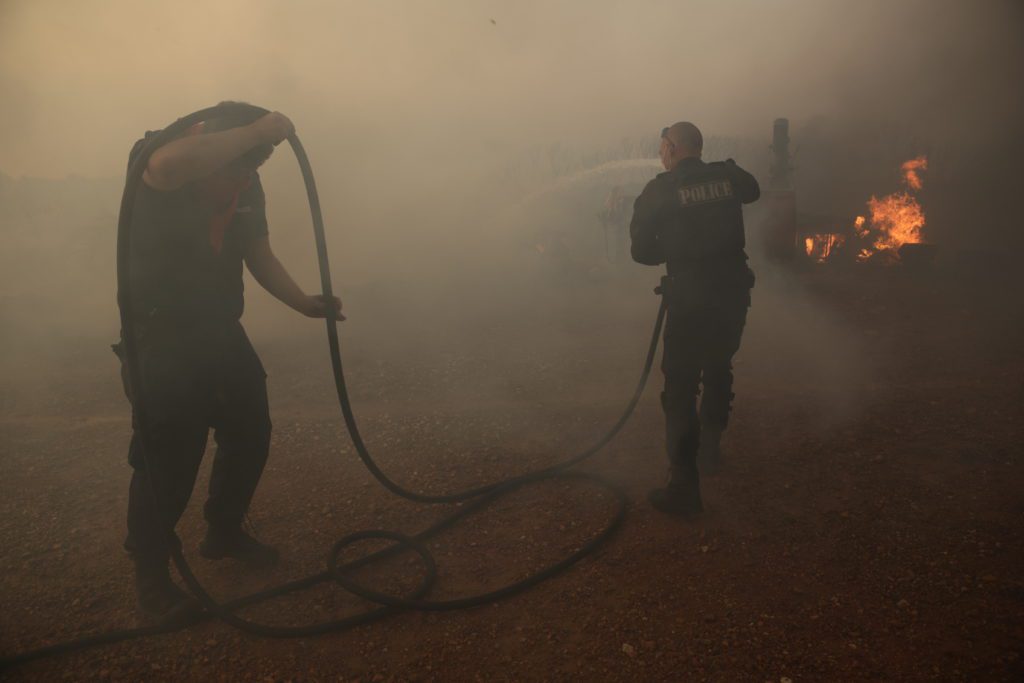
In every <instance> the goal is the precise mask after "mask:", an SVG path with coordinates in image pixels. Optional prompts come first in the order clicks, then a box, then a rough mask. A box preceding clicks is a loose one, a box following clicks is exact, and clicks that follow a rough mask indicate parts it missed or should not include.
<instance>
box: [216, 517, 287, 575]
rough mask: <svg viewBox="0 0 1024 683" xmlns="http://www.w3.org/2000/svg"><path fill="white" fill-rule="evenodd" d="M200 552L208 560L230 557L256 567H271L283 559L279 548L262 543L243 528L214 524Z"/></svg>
mask: <svg viewBox="0 0 1024 683" xmlns="http://www.w3.org/2000/svg"><path fill="white" fill-rule="evenodd" d="M199 554H200V555H202V556H203V557H205V558H206V559H208V560H222V559H224V558H225V557H230V558H233V559H235V560H240V561H242V562H244V563H245V564H247V565H249V566H250V567H254V568H263V567H271V566H273V565H275V564H277V562H278V560H280V559H281V554H280V553H279V552H278V551H277V548H274V547H273V546H269V545H267V544H266V543H260V542H259V541H257V540H256V539H255V538H253V537H252V536H250V535H249V534H247V533H245V532H244V531H242V529H241V528H235V529H222V528H217V527H214V526H211V527H210V528H209V529H207V531H206V538H204V539H203V540H202V542H201V543H200V544H199Z"/></svg>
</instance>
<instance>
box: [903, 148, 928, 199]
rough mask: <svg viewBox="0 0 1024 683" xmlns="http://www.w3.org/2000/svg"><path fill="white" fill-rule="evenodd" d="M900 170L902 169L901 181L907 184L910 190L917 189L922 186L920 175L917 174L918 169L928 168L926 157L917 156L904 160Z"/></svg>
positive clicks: (924, 169) (925, 169)
mask: <svg viewBox="0 0 1024 683" xmlns="http://www.w3.org/2000/svg"><path fill="white" fill-rule="evenodd" d="M900 170H901V171H903V182H905V183H906V184H907V187H909V188H910V189H911V190H914V191H917V190H920V189H921V188H922V187H923V183H922V182H921V176H920V175H918V171H927V170H928V157H926V156H919V157H917V158H916V159H911V160H910V161H904V162H903V165H902V166H900Z"/></svg>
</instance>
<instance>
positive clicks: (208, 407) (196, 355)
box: [115, 321, 271, 561]
mask: <svg viewBox="0 0 1024 683" xmlns="http://www.w3.org/2000/svg"><path fill="white" fill-rule="evenodd" d="M137 334H138V342H137V345H138V348H139V368H140V375H141V380H142V386H141V391H142V393H143V395H144V397H145V413H146V415H145V419H146V425H145V428H146V435H147V441H146V446H147V448H148V451H147V452H146V453H145V457H144V456H143V443H142V437H141V433H140V429H139V427H140V420H141V417H140V415H139V414H138V411H134V410H133V415H132V424H133V434H132V440H131V444H130V446H129V452H128V459H129V462H130V463H131V466H132V468H133V470H134V471H133V474H132V480H131V485H130V488H129V493H128V538H127V540H126V541H125V548H126V549H128V550H129V551H130V552H132V553H133V554H134V555H136V556H137V557H139V558H140V559H154V560H157V561H159V560H160V559H161V558H165V557H166V556H167V554H168V552H169V550H170V548H169V545H168V543H169V538H168V535H167V533H166V527H165V526H164V525H165V524H171V525H174V524H177V522H178V520H179V519H180V517H181V515H182V513H183V512H184V510H185V507H186V505H187V504H188V501H189V498H190V497H191V495H192V488H193V486H194V485H195V481H196V475H197V474H198V471H199V465H200V462H201V461H202V458H203V453H204V451H205V450H206V442H207V438H208V435H209V430H210V428H213V429H214V440H215V441H216V443H217V451H216V455H215V456H214V460H213V470H212V473H211V475H210V490H209V497H208V498H207V501H206V505H205V507H204V516H205V517H206V520H207V521H208V522H209V524H210V525H211V526H213V527H216V528H219V529H224V530H227V531H231V530H234V529H237V528H240V526H241V522H242V518H243V516H244V515H245V512H246V510H247V509H248V507H249V503H250V501H251V500H252V497H253V493H254V492H255V490H256V485H257V483H258V482H259V479H260V475H261V474H262V473H263V467H264V465H265V464H266V461H267V455H268V454H269V450H270V429H271V424H270V411H269V408H268V403H267V385H266V373H265V372H264V370H263V365H262V364H261V363H260V360H259V357H258V356H257V355H256V351H255V350H254V349H253V347H252V344H251V343H250V342H249V339H248V337H247V336H246V334H245V330H244V329H243V328H242V325H241V323H239V322H238V321H232V322H226V323H217V324H203V325H193V326H188V327H182V326H171V325H165V326H160V325H149V326H146V327H141V328H140V329H139V332H138V333H137ZM115 350H117V349H115ZM119 355H123V354H120V353H119ZM122 360H123V359H122ZM122 378H123V379H124V380H125V390H126V393H128V392H129V385H128V383H127V370H126V364H125V363H123V362H122ZM129 399H131V396H129ZM133 404H134V401H133ZM147 468H152V471H151V472H150V471H149V470H148V469H147ZM151 482H152V484H151ZM153 487H155V488H156V499H155V500H154V495H153V493H154V491H153ZM157 501H159V506H160V507H159V508H158V507H157Z"/></svg>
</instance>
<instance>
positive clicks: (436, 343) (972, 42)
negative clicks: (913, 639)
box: [0, 0, 1024, 387]
mask: <svg viewBox="0 0 1024 683" xmlns="http://www.w3.org/2000/svg"><path fill="white" fill-rule="evenodd" d="M1022 33H1024V32H1022V13H1021V11H1020V7H1019V5H1018V4H1017V3H1012V2H997V1H989V2H971V3H965V2H954V1H953V0H904V1H898V2H893V1H891V0H889V1H884V2H883V1H879V0H868V1H858V2H831V1H821V0H779V1H777V2H771V3H767V2H761V1H760V0H734V1H732V2H721V1H718V0H716V1H714V2H712V1H710V0H706V1H699V2H685V3H684V2H679V1H678V0H671V1H650V2H630V3H626V2H610V1H605V0H593V1H588V2H582V1H575V2H562V3H550V2H536V1H530V0H527V1H522V2H498V1H497V0H484V1H480V0H472V1H470V0H459V1H456V0H449V1H446V2H441V3H415V2H397V1H381V2H373V3H369V2H328V1H317V2H314V1H307V2H291V3H286V2H272V1H269V0H244V1H243V0H230V1H224V2H216V3H199V2H176V3H161V4H159V5H156V4H155V3H139V2H130V1H128V0H113V1H107V2H81V3H67V2H55V1H32V2H29V1H28V0H5V1H4V2H2V3H0V93H2V96H3V102H4V117H3V118H4V122H3V125H0V150H2V152H0V173H3V174H4V175H3V176H0V200H2V203H3V206H2V207H0V217H2V229H3V233H2V234H3V235H4V238H5V241H6V242H7V244H8V248H7V249H6V250H5V256H4V258H3V263H2V264H0V265H2V266H3V267H4V271H3V272H4V274H3V275H2V276H0V277H2V279H0V294H2V297H3V298H2V307H0V315H2V318H3V319H2V321H0V323H2V326H3V329H2V333H3V337H4V338H5V346H6V347H7V348H8V349H11V348H18V349H31V348H37V347H38V344H39V342H40V340H42V339H48V340H51V341H54V340H55V341H54V343H60V342H62V341H63V340H66V339H70V338H79V337H82V336H87V337H89V338H105V337H109V336H112V335H113V334H114V333H115V331H116V328H117V314H116V308H115V306H114V280H113V277H114V276H113V272H114V268H113V253H114V251H113V245H114V226H115V218H116V211H117V205H118V200H119V193H120V183H121V180H122V177H123V172H124V165H125V160H126V156H127V152H128V149H129V148H130V147H131V145H132V143H133V142H134V140H135V139H137V138H138V137H140V136H141V134H142V133H143V132H144V131H145V130H147V129H155V128H160V127H162V126H163V125H166V124H167V123H169V122H171V121H173V120H174V119H175V118H177V117H179V116H181V115H184V114H186V113H188V112H191V111H193V110H196V109H199V108H202V107H205V106H209V105H210V104H212V103H215V102H217V101H219V100H222V99H235V100H245V101H249V102H252V103H255V104H259V105H261V106H265V107H268V108H271V109H276V110H279V111H282V112H284V113H286V114H288V115H289V116H290V117H291V118H292V119H293V120H294V121H295V123H296V125H297V128H298V132H299V135H300V136H301V138H302V140H303V142H304V144H305V145H306V147H307V149H308V150H309V152H310V156H311V160H312V163H313V167H314V169H315V171H316V174H317V182H318V185H319V187H320V192H321V195H322V200H323V207H324V214H325V218H326V221H327V226H328V242H329V245H330V248H331V256H332V264H333V268H334V276H335V286H336V288H337V289H338V290H340V293H341V294H342V296H343V297H344V298H345V300H346V309H347V311H348V313H349V314H350V316H351V319H352V321H353V328H354V329H353V331H352V334H354V335H363V337H362V339H363V341H364V343H365V345H366V346H367V347H372V346H374V344H377V346H376V348H378V349H379V350H381V351H382V352H386V351H387V344H393V345H395V346H394V349H395V350H394V351H393V352H394V353H395V354H398V353H400V351H399V350H398V349H399V348H400V347H401V348H407V346H408V345H409V344H412V343H414V342H415V343H417V344H418V345H420V346H421V347H422V348H424V349H426V351H427V352H429V351H431V350H434V351H437V350H440V349H444V348H450V345H451V344H452V343H453V340H454V339H457V338H460V337H459V335H463V334H465V333H466V332H467V331H474V330H475V331H479V330H480V329H481V325H482V324H483V323H481V320H483V319H484V317H485V316H487V315H492V316H493V315H494V311H495V310H496V309H498V310H501V311H503V313H504V315H505V318H504V319H505V320H506V322H505V323H502V324H504V325H505V327H501V329H504V330H506V331H507V330H509V329H512V326H511V325H510V324H509V323H508V322H507V320H509V319H515V318H516V317H524V318H525V317H529V316H535V318H536V319H537V320H547V318H545V317H544V316H546V315H550V316H551V318H550V320H551V321H557V320H559V318H558V316H557V315H556V313H557V312H558V311H562V310H565V309H567V308H571V306H572V304H573V302H575V301H581V300H587V299H592V298H593V296H594V294H593V290H588V289H587V287H586V286H585V284H586V283H592V282H595V281H598V282H603V283H604V285H602V287H603V289H602V291H603V292H605V294H603V295H607V292H608V291H609V290H610V291H614V292H617V293H615V294H613V295H609V296H614V297H616V301H618V302H619V304H622V303H623V300H622V299H623V297H624V298H625V299H626V303H627V304H634V303H635V305H636V306H645V309H644V310H647V309H649V308H650V306H649V304H650V299H651V297H650V296H649V286H648V285H650V284H652V283H653V281H654V280H655V278H656V274H655V273H654V272H653V270H651V269H646V270H645V269H642V268H640V267H639V266H636V267H633V266H628V265H627V266H626V267H625V268H620V269H619V270H618V271H616V272H618V273H619V274H618V275H615V276H611V275H609V274H608V273H607V272H605V271H606V270H607V269H603V268H596V270H595V268H594V267H593V264H594V263H595V262H597V261H599V260H600V259H599V258H591V257H586V258H583V259H582V260H583V262H584V265H583V266H581V267H582V269H583V271H584V275H583V276H582V277H577V278H569V284H568V285H564V283H561V282H559V283H557V286H556V285H554V284H552V281H551V280H550V279H547V277H546V276H545V275H544V274H543V273H541V272H539V271H538V266H537V265H536V264H535V261H536V259H535V258H534V257H535V248H536V243H537V242H538V239H543V238H544V237H543V235H544V234H547V233H544V231H545V230H549V231H550V230H554V231H556V232H557V231H559V230H562V231H569V232H571V231H572V227H573V224H574V223H573V222H574V221H578V224H577V225H578V226H586V225H589V224H595V225H596V219H595V216H596V214H597V212H598V211H599V210H600V209H601V206H602V201H603V199H604V196H605V194H606V193H607V191H608V190H609V189H610V187H611V186H613V185H615V184H619V183H621V182H626V183H632V184H633V185H637V184H638V183H639V184H641V185H642V176H643V174H644V173H647V177H651V176H653V174H654V173H655V172H656V171H657V169H656V168H655V167H653V166H652V167H649V168H648V169H647V170H646V171H645V170H643V169H640V170H636V169H634V170H633V171H631V173H632V175H631V176H630V177H629V178H628V179H627V180H625V181H622V180H621V179H619V178H618V177H617V176H615V175H614V173H612V174H611V175H608V176H605V175H601V174H597V175H596V176H586V177H585V178H584V180H583V181H582V182H578V183H575V184H574V182H573V181H572V180H571V179H572V178H574V177H576V175H578V174H581V173H585V172H586V171H587V169H590V168H593V167H596V166H601V165H602V164H605V163H608V162H614V161H617V160H622V159H639V158H644V157H650V156H652V152H653V149H654V148H653V146H652V145H653V144H656V139H657V133H658V131H659V130H660V128H661V127H662V126H664V125H667V124H669V123H671V122H673V121H676V120H680V119H688V120H692V121H694V122H696V123H697V124H698V125H700V126H701V128H702V129H703V131H704V133H705V136H707V137H708V138H709V140H717V141H718V142H717V143H716V144H717V147H716V148H713V146H712V145H709V150H708V151H709V153H708V154H707V156H708V157H709V158H713V157H715V156H717V152H719V151H720V152H721V156H726V155H728V156H735V157H736V159H737V161H738V162H739V163H741V164H743V165H745V166H748V167H749V168H751V169H752V170H754V171H755V172H757V173H758V175H759V177H760V178H761V180H762V182H764V181H766V177H765V172H766V170H767V164H768V150H767V145H768V143H769V138H770V131H771V123H772V120H773V119H774V118H776V117H778V116H786V117H788V118H790V120H791V121H792V136H793V139H794V144H795V146H796V163H797V167H798V170H797V173H798V180H797V182H798V192H799V197H800V199H799V201H800V202H801V205H802V206H804V207H806V208H807V209H808V210H813V211H817V212H820V213H822V214H829V215H838V216H842V217H849V216H851V215H852V214H853V213H855V212H856V211H858V210H859V209H860V208H861V207H862V206H863V202H864V200H866V198H867V197H868V196H869V195H870V194H871V193H884V192H890V191H892V190H894V189H896V185H895V183H896V177H897V176H896V169H897V168H898V164H899V162H900V161H902V160H903V159H905V158H907V157H909V156H910V155H911V154H915V153H918V152H919V151H922V150H923V151H929V152H931V153H933V154H935V157H934V159H935V161H936V163H933V165H932V168H931V169H930V171H929V172H930V173H931V174H932V175H931V176H930V177H929V180H928V181H926V182H931V181H932V180H934V181H935V182H934V183H933V184H932V185H930V186H928V187H927V188H926V192H928V191H931V192H932V193H933V194H932V195H931V200H932V201H933V205H931V206H930V205H929V203H928V201H929V196H927V195H923V200H922V201H923V202H924V204H925V210H926V212H929V211H930V212H931V213H930V214H929V216H930V218H929V221H930V222H929V226H930V227H929V229H930V230H932V232H931V233H929V236H930V237H933V238H934V239H936V240H938V241H944V242H947V243H951V244H953V243H957V242H958V241H968V240H976V239H978V238H979V237H980V238H982V239H991V238H993V237H999V238H1005V239H1010V240H1013V241H1016V243H1018V244H1019V243H1021V236H1020V233H1019V231H1017V229H1016V225H1017V219H1016V218H1015V216H1014V215H1013V214H1012V212H1010V211H1009V209H1008V207H1007V206H1006V204H1007V203H1008V202H1003V201H1001V200H1000V198H1002V197H1011V196H1014V195H1013V192H1012V190H1013V184H1014V182H1015V180H1014V179H1015V178H1016V177H1017V175H1019V174H1014V173H1013V172H1012V171H1013V169H1014V168H1015V167H1016V166H1015V165H1016V164H1017V163H1018V160H1019V158H1020V157H1019V153H1020V152H1021V151H1022V150H1021V140H1022V136H1021V130H1022V124H1021V116H1020V113H1021V111H1022V107H1021V103H1022V95H1021V88H1020V83H1022V82H1024V46H1022V43H1024V41H1022V40H1021V37H1022ZM574 174H575V175H574ZM637 174H640V177H639V178H638V176H637ZM68 176H74V177H72V178H68ZM33 179H50V181H46V180H33ZM567 179H569V180H568V181H567ZM591 179H592V182H591ZM558 183H561V185H558ZM943 183H945V185H943ZM264 185H265V186H266V188H267V191H268V202H269V213H270V221H271V235H272V241H273V243H274V244H275V249H276V250H277V252H278V254H279V256H281V258H282V260H283V261H284V262H285V263H286V264H287V265H288V267H289V268H290V269H291V270H292V272H293V273H294V274H295V275H296V278H297V279H298V280H299V281H300V283H301V284H303V286H304V287H306V288H307V290H310V291H312V290H315V289H316V288H317V282H318V278H317V276H316V270H315V260H314V257H313V250H312V244H311V239H310V231H309V227H308V225H309V218H308V214H307V209H306V206H305V199H304V193H303V190H302V186H301V182H300V179H299V177H298V173H297V167H296V165H295V163H294V161H293V160H292V159H291V158H290V154H289V152H288V151H287V150H286V149H280V150H278V152H277V153H276V154H275V155H274V158H273V159H272V160H271V161H270V162H269V163H268V166H267V167H266V169H265V171H264ZM553 185H554V186H556V187H555V189H553V190H551V189H550V188H551V187H552V186H553ZM546 188H548V189H549V190H550V191H549V192H548V193H547V195H544V196H545V198H544V199H543V201H539V202H534V200H533V199H531V198H532V197H535V196H536V195H537V193H540V194H542V195H543V194H544V192H545V189H546ZM580 188H582V189H580ZM931 188H937V189H931ZM524 202H525V203H524ZM968 223H969V224H970V228H969V229H968V228H967V227H966V226H967V224H968ZM580 229H581V230H583V229H584V228H582V227H581V228H580ZM538 234H541V238H538V237H537V235H538ZM594 234H596V231H595V233H594ZM595 239H596V238H595ZM575 246H576V247H578V248H580V249H584V248H585V249H588V250H590V252H588V253H590V254H591V255H593V254H595V253H596V254H599V253H600V250H601V249H602V245H601V244H599V243H597V242H595V240H594V239H590V240H589V242H587V244H586V246H585V247H580V245H579V244H576V245H575ZM755 256H756V254H755ZM622 273H625V275H623V274H622ZM614 277H618V278H620V280H618V281H616V280H614ZM610 278H611V279H610ZM609 281H611V282H613V283H615V282H618V284H617V285H615V286H609V285H608V284H607V283H608V282H609ZM772 282H776V283H778V282H781V281H780V280H777V279H772V278H764V279H763V280H762V283H763V284H762V286H765V287H769V288H770V289H769V290H767V295H766V296H765V297H762V298H761V299H760V302H761V305H762V306H763V308H761V309H760V310H758V309H755V317H753V318H752V323H751V324H752V327H751V332H750V339H749V342H748V344H753V345H754V346H753V347H752V350H755V352H756V349H757V348H762V349H764V348H768V347H771V348H779V349H788V352H789V353H792V354H802V353H811V354H813V350H814V349H818V348H824V347H829V348H833V349H834V348H835V345H837V344H838V345H840V346H842V345H843V341H842V340H843V339H844V338H846V337H847V335H846V334H845V333H844V331H843V330H842V328H841V325H840V323H838V322H836V321H832V320H831V319H830V318H828V316H822V315H821V314H820V311H816V310H815V308H814V306H813V305H811V304H810V303H806V302H803V301H802V300H801V299H800V298H799V297H800V294H799V292H796V291H790V290H789V289H787V288H785V287H783V286H782V285H779V288H776V289H771V284H770V283H772ZM580 283H584V284H583V285H581V284H580ZM563 285H564V286H563ZM253 290H254V288H253V287H252V286H250V295H249V296H248V299H247V305H248V313H247V318H246V320H247V324H248V325H249V326H250V329H252V330H254V332H255V334H254V336H261V335H262V336H263V337H264V338H269V337H272V336H275V335H281V336H293V335H296V334H300V335H302V334H307V330H308V335H309V336H310V338H312V337H313V335H318V334H319V333H320V328H319V327H318V326H314V325H310V326H306V327H299V326H296V325H295V324H294V323H293V322H292V321H293V318H292V317H291V316H292V315H293V314H291V313H290V312H288V311H285V310H283V309H282V308H281V307H280V306H278V305H277V304H275V303H273V302H271V301H269V300H268V297H266V296H265V295H262V294H256V293H254V291H253ZM552 292H554V294H553V293H552ZM553 298H554V299H555V301H554V302H552V299H553ZM776 307H777V308H776ZM776 313H778V314H779V315H776ZM802 320H813V321H815V324H813V325H803V326H801V325H800V322H801V321H802ZM355 321H359V327H356V326H355V325H354V322H355ZM499 327H500V325H499ZM299 330H301V331H299ZM357 330H361V331H357ZM646 334H647V330H646V327H645V325H640V326H638V328H637V332H636V339H637V342H638V343H639V344H641V345H642V343H643V340H644V337H645V335H646ZM560 335H562V336H561V337H560ZM801 335H802V336H801ZM570 337H571V333H570V332H569V331H567V330H564V329H559V326H558V324H557V322H552V324H551V325H550V326H548V329H547V332H546V334H545V336H544V337H543V338H541V339H538V340H536V341H535V344H536V345H537V348H538V349H539V348H541V345H543V344H556V343H557V342H556V340H557V339H559V338H562V339H563V341H564V342H565V343H566V344H571V343H572V342H571V341H570ZM462 338H464V337H462ZM759 340H760V342H761V346H760V347H758V346H757V344H758V343H759ZM478 341H479V339H478V338H476V337H471V338H470V341H468V342H463V343H465V344H468V345H472V344H473V343H476V342H478ZM524 343H526V342H525V341H524ZM381 344H383V345H384V346H381ZM765 345H767V346H765ZM829 345H831V346H829ZM527 346H529V344H527ZM836 357H839V358H842V359H844V360H843V362H842V363H839V362H838V361H835V360H834V359H835V358H836ZM812 366H813V367H816V368H818V370H817V371H818V372H820V373H821V374H822V376H823V377H825V378H826V379H827V380H828V381H829V382H831V386H833V387H836V386H842V384H843V382H844V381H845V380H846V379H848V378H851V377H854V376H857V374H858V373H860V372H861V370H862V368H861V367H860V365H859V364H858V361H857V353H856V349H845V348H844V349H843V350H842V353H838V354H836V353H834V352H833V353H831V354H830V355H829V357H828V358H827V359H825V358H822V359H820V362H818V363H817V364H814V363H812ZM494 371H495V372H500V371H501V370H500V369H496V370H494ZM8 376H9V377H13V376H14V375H8Z"/></svg>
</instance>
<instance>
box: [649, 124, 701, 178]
mask: <svg viewBox="0 0 1024 683" xmlns="http://www.w3.org/2000/svg"><path fill="white" fill-rule="evenodd" d="M703 150H704V136H703V135H701V134H700V129H699V128H697V126H695V125H693V124H692V123H690V122H689V121H680V122H679V123H673V124H672V125H671V126H669V127H668V128H665V129H664V130H662V131H661V146H660V147H659V148H658V156H659V157H661V163H662V165H663V166H664V167H665V170H666V171H670V170H672V169H673V168H675V167H676V166H678V165H679V162H680V161H682V160H683V159H687V158H691V157H694V158H697V159H700V155H701V152H702V151H703Z"/></svg>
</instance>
